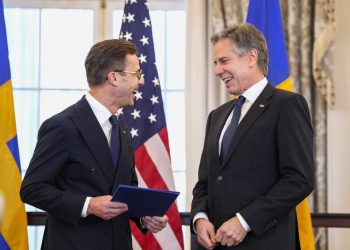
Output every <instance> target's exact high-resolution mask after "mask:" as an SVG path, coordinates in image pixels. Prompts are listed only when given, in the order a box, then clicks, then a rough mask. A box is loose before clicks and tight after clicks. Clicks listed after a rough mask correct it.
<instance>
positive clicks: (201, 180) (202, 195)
mask: <svg viewBox="0 0 350 250" xmlns="http://www.w3.org/2000/svg"><path fill="white" fill-rule="evenodd" d="M212 113H213V111H212V112H211V113H210V114H209V116H208V120H207V125H206V132H205V139H204V146H203V150H202V155H201V160H200V163H199V169H198V181H197V183H196V185H195V187H194V188H193V200H192V205H191V223H190V227H191V231H192V233H194V230H193V217H194V216H195V215H196V214H197V213H198V212H205V213H207V214H208V166H207V159H206V156H207V155H208V152H207V137H208V132H209V129H210V123H211V118H212Z"/></svg>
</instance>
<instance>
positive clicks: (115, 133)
mask: <svg viewBox="0 0 350 250" xmlns="http://www.w3.org/2000/svg"><path fill="white" fill-rule="evenodd" d="M109 122H110V123H111V124H112V133H111V146H110V149H111V154H112V160H113V166H114V167H115V168H118V160H119V153H120V138H119V137H120V136H119V122H118V118H117V117H116V116H115V115H112V116H111V117H109Z"/></svg>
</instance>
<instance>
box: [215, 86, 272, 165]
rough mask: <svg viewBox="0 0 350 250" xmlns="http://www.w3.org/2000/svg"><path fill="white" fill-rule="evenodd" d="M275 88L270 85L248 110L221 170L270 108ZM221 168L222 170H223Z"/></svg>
mask: <svg viewBox="0 0 350 250" xmlns="http://www.w3.org/2000/svg"><path fill="white" fill-rule="evenodd" d="M273 91H274V87H272V86H271V85H270V84H267V85H266V87H265V88H264V90H263V91H262V92H261V94H260V95H259V96H258V98H257V99H256V100H255V102H254V103H253V105H252V106H251V107H250V109H249V110H248V112H247V114H246V115H245V116H244V117H243V119H242V120H241V122H240V123H239V125H238V127H237V130H236V133H235V135H234V137H233V140H232V142H231V145H230V148H229V150H228V153H227V157H226V158H225V159H224V161H223V162H222V165H221V168H222V167H224V165H225V164H226V163H227V162H228V160H229V159H230V158H231V156H232V154H233V153H234V151H235V150H236V148H237V146H238V145H239V143H240V141H241V140H242V139H243V137H244V135H245V133H246V132H247V131H248V130H249V128H250V127H251V126H252V125H253V123H254V122H255V121H256V119H258V118H259V116H260V115H261V114H262V113H263V112H264V111H265V110H266V109H267V108H268V106H269V103H270V102H269V100H268V99H269V98H270V97H271V96H272V95H273ZM221 168H220V169H221Z"/></svg>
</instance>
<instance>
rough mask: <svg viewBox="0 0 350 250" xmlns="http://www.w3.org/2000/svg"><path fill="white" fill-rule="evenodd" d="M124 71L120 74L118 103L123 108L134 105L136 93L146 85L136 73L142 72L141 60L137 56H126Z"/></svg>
mask: <svg viewBox="0 0 350 250" xmlns="http://www.w3.org/2000/svg"><path fill="white" fill-rule="evenodd" d="M124 71H128V72H125V73H124V72H122V73H120V76H119V79H120V84H119V90H118V102H119V103H120V106H121V107H125V106H133V105H134V92H135V91H136V90H138V88H139V87H141V86H142V85H143V84H144V81H143V78H141V79H138V76H137V74H136V73H130V72H138V71H140V65H139V60H138V58H137V56H136V55H129V54H128V55H126V58H125V67H124Z"/></svg>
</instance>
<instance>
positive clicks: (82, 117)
mask: <svg viewBox="0 0 350 250" xmlns="http://www.w3.org/2000/svg"><path fill="white" fill-rule="evenodd" d="M73 121H74V123H75V124H76V126H77V128H78V130H79V131H80V133H81V136H82V137H83V139H84V141H85V143H86V145H87V147H88V148H89V149H90V151H91V154H92V155H93V156H94V158H95V160H96V162H97V163H98V165H99V166H100V167H101V169H102V172H103V173H104V175H105V176H106V178H107V180H108V181H109V182H110V184H112V183H113V178H114V173H115V169H114V167H113V163H112V156H111V152H110V149H109V146H108V141H107V138H106V136H105V134H104V133H103V130H102V128H101V126H100V124H99V123H98V121H97V119H96V116H95V115H94V113H93V111H92V109H91V107H90V105H89V104H88V102H87V101H86V99H85V97H83V98H82V99H81V100H80V101H79V102H78V103H77V105H76V114H75V116H74V117H73Z"/></svg>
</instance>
